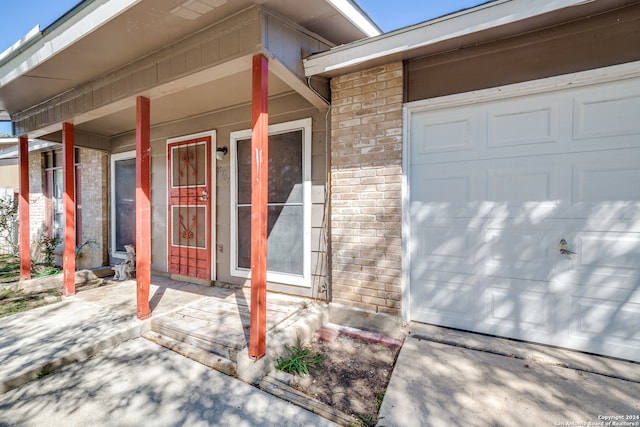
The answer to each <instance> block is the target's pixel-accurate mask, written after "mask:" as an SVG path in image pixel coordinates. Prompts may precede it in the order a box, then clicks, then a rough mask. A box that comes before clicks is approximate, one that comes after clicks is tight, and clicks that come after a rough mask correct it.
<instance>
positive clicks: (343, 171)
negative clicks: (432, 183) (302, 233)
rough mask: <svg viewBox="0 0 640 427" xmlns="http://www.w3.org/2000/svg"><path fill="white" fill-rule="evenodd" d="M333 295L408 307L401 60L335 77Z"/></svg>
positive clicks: (377, 307)
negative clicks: (403, 293) (404, 257)
mask: <svg viewBox="0 0 640 427" xmlns="http://www.w3.org/2000/svg"><path fill="white" fill-rule="evenodd" d="M331 91H332V114H331V128H332V131H331V248H332V263H331V268H332V301H333V302H335V303H338V304H343V305H348V306H352V307H357V308H361V309H365V310H369V311H373V312H382V313H388V314H392V315H400V308H401V307H400V301H401V277H402V241H401V237H402V236H401V226H402V208H401V206H402V91H403V68H402V63H401V62H396V63H393V64H388V65H385V66H380V67H376V68H372V69H369V70H365V71H360V72H355V73H351V74H347V75H343V76H340V77H337V78H334V79H333V80H332V81H331Z"/></svg>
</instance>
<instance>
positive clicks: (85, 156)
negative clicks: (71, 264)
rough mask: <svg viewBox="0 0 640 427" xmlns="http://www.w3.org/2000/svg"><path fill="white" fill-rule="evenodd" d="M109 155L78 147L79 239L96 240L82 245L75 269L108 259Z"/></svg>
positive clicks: (84, 240) (99, 263)
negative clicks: (80, 204) (80, 231)
mask: <svg viewBox="0 0 640 427" xmlns="http://www.w3.org/2000/svg"><path fill="white" fill-rule="evenodd" d="M108 164H109V163H108V155H107V153H104V152H102V151H98V150H89V149H81V150H80V192H81V199H80V202H81V203H82V235H81V236H80V242H81V243H83V242H86V241H88V240H95V241H96V242H97V244H93V243H92V244H88V245H86V246H84V248H83V249H82V251H81V253H80V257H79V258H78V265H77V268H94V267H99V266H101V265H104V264H106V262H107V260H108V248H109V244H108V240H107V237H108V229H107V224H108V217H107V215H108V213H109V206H108V203H107V194H108V193H107V189H108V182H107V179H108V174H107V168H108Z"/></svg>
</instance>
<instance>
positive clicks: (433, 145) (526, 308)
mask: <svg viewBox="0 0 640 427" xmlns="http://www.w3.org/2000/svg"><path fill="white" fill-rule="evenodd" d="M556 89H557V88H556ZM456 99H457V98H456ZM470 99H471V98H470ZM408 117H409V118H410V120H411V123H410V124H409V126H410V130H411V131H410V134H409V147H408V148H409V149H408V151H407V153H408V156H409V157H408V160H409V165H408V172H409V181H408V182H409V186H408V187H409V206H410V211H409V230H410V241H409V244H408V248H411V249H410V252H409V255H410V271H409V291H410V302H411V304H410V313H409V315H410V318H411V319H413V320H417V321H423V322H429V323H436V324H442V325H444V326H449V327H456V328H462V329H469V330H473V331H478V332H483V333H490V334H496V335H501V336H506V337H510V338H516V339H524V340H531V341H536V342H541V343H547V344H552V345H560V346H567V347H571V348H576V349H579V350H584V351H590V352H596V353H601V354H606V355H612V356H617V357H625V358H629V359H632V360H637V361H640V335H639V334H640V79H638V78H635V79H628V80H623V81H619V82H616V83H608V84H599V85H593V86H583V87H579V88H568V89H562V90H552V91H550V92H547V93H541V94H536V95H528V96H514V97H512V98H505V99H502V100H493V101H487V102H474V103H472V104H471V103H470V105H468V106H459V105H457V106H456V107H452V108H448V109H447V108H444V109H441V110H440V111H420V112H419V118H418V119H417V120H416V123H414V118H415V115H414V114H413V112H412V113H411V114H409V115H408ZM414 131H415V132H419V133H420V137H421V138H425V139H423V140H420V141H419V142H418V144H421V145H420V146H419V147H416V146H414V142H415V141H414ZM469 132H475V133H476V134H475V135H471V136H470V135H468V133H469ZM448 134H450V138H449V137H448V136H447V135H448ZM429 138H437V141H429V140H428V139H429ZM447 139H449V142H445V141H447ZM416 149H417V150H418V151H417V152H418V154H417V155H415V154H416ZM561 239H564V240H566V242H567V247H568V250H569V251H570V252H571V253H563V252H562V251H561V246H560V242H561ZM471 311H473V312H471Z"/></svg>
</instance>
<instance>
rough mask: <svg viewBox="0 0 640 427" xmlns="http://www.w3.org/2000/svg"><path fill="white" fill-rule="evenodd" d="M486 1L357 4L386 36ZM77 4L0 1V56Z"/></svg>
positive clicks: (3, 129)
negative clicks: (30, 32)
mask: <svg viewBox="0 0 640 427" xmlns="http://www.w3.org/2000/svg"><path fill="white" fill-rule="evenodd" d="M485 1H486V0H356V2H357V3H358V4H359V5H360V7H361V8H362V9H364V11H365V12H367V13H368V14H369V16H370V17H371V18H372V19H373V20H374V21H375V22H376V23H377V24H378V26H379V27H380V28H381V29H382V30H383V31H384V32H388V31H392V30H395V29H398V28H402V27H406V26H408V25H413V24H417V23H419V22H423V21H427V20H429V19H433V18H437V17H439V16H443V15H446V14H448V13H451V12H456V11H459V10H462V9H466V8H469V7H472V6H475V5H477V4H481V3H484V2H485ZM78 3H80V0H20V1H17V0H0V10H2V26H1V27H0V53H1V52H4V51H5V50H6V49H8V48H9V47H11V46H12V45H13V44H14V43H16V42H17V41H18V40H20V39H22V38H23V37H24V36H25V35H26V34H27V33H28V32H29V31H31V29H32V28H34V27H35V26H36V25H40V29H41V30H43V29H45V28H46V27H47V26H49V25H51V24H52V23H53V22H54V21H55V20H56V19H58V18H59V17H60V16H62V15H63V14H64V13H65V12H67V11H69V10H70V9H72V8H73V7H74V6H76V5H77V4H78ZM10 132H11V127H10V126H8V125H7V124H6V123H0V134H3V133H10Z"/></svg>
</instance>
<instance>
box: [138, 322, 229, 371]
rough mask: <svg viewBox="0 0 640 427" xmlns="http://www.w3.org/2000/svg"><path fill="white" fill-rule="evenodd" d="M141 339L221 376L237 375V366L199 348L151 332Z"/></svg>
mask: <svg viewBox="0 0 640 427" xmlns="http://www.w3.org/2000/svg"><path fill="white" fill-rule="evenodd" d="M141 336H142V337H143V338H145V339H147V340H149V341H151V342H154V343H156V344H158V345H160V346H162V347H164V348H166V349H169V350H171V351H174V352H176V353H178V354H180V355H182V356H184V357H187V358H189V359H191V360H194V361H196V362H198V363H201V364H203V365H205V366H208V367H210V368H212V369H215V370H216V371H219V372H222V373H223V374H226V375H229V376H232V377H235V376H236V375H237V364H236V363H235V362H234V361H232V360H229V359H227V358H225V357H223V356H221V355H219V354H216V353H214V352H211V351H207V350H204V349H202V348H200V347H196V346H194V345H191V344H188V343H186V342H184V341H178V340H175V339H173V338H171V337H168V336H166V335H163V334H160V333H158V332H155V331H153V330H150V331H145V332H143V333H142V335H141Z"/></svg>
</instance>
